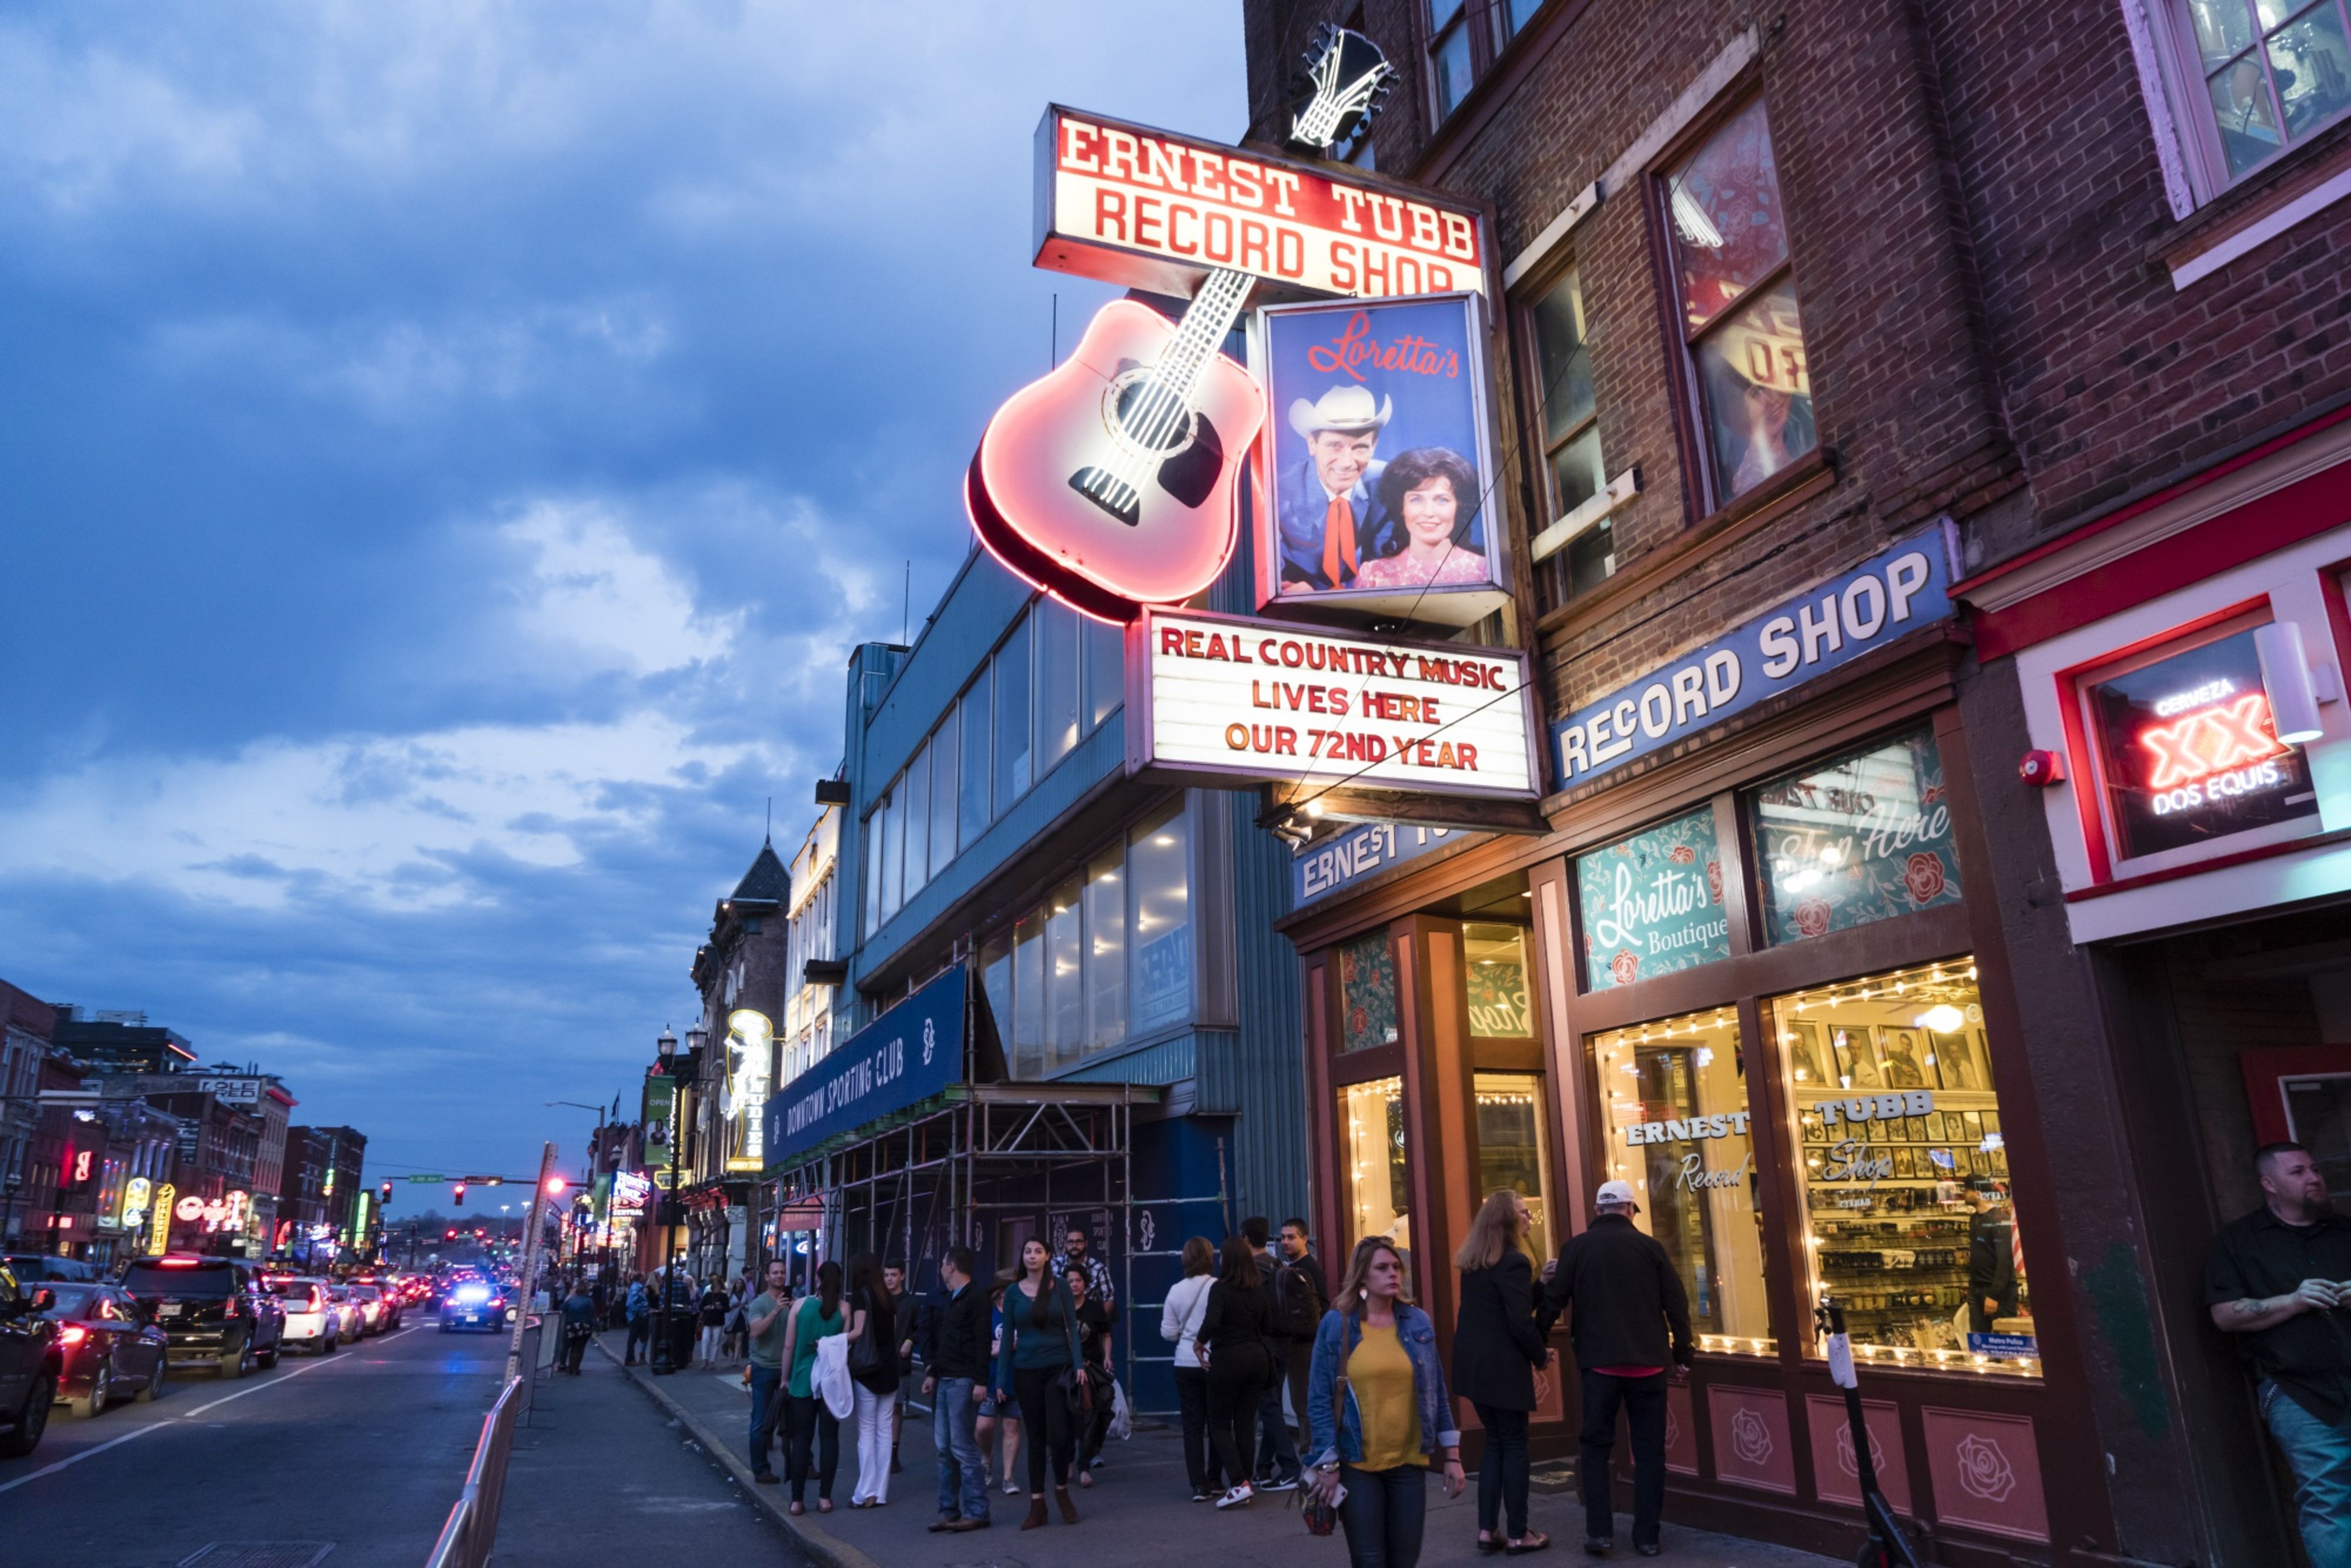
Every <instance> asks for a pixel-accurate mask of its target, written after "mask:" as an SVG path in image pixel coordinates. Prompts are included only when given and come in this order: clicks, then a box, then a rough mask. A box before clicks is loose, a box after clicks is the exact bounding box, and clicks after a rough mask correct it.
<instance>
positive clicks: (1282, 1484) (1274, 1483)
mask: <svg viewBox="0 0 2351 1568" xmlns="http://www.w3.org/2000/svg"><path fill="white" fill-rule="evenodd" d="M818 1305H820V1306H821V1305H823V1303H822V1302H819V1303H818ZM1257 1490H1259V1491H1296V1490H1298V1478H1297V1477H1296V1476H1278V1477H1276V1478H1275V1479H1272V1480H1270V1481H1267V1482H1265V1483H1263V1484H1262V1485H1260V1486H1259V1488H1258V1489H1257Z"/></svg>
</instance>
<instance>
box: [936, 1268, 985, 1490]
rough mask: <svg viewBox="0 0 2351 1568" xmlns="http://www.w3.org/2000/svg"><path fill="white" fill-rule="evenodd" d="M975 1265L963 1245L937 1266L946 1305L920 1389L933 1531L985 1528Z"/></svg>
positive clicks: (981, 1301) (981, 1346)
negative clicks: (927, 1420)
mask: <svg viewBox="0 0 2351 1568" xmlns="http://www.w3.org/2000/svg"><path fill="white" fill-rule="evenodd" d="M978 1267H979V1263H978V1260H977V1259H976V1258H974V1257H973V1256H972V1250H971V1249H970V1248H968V1247H950V1248H949V1249H947V1255H946V1260H944V1261H943V1262H941V1263H940V1265H939V1279H940V1281H941V1282H942V1283H943V1284H945V1285H946V1290H947V1300H946V1305H945V1306H943V1307H941V1308H940V1309H939V1312H938V1316H937V1318H936V1320H935V1323H936V1332H935V1334H934V1335H933V1337H932V1340H931V1343H930V1345H929V1347H928V1348H929V1350H930V1360H929V1375H927V1376H925V1378H924V1379H923V1392H924V1393H925V1394H928V1395H931V1396H933V1397H932V1404H931V1441H932V1444H933V1446H934V1447H935V1448H936V1449H937V1451H938V1460H939V1517H938V1518H937V1519H936V1520H935V1521H933V1522H932V1524H931V1530H932V1531H933V1532H937V1531H946V1530H953V1531H969V1530H986V1529H987V1464H986V1463H985V1462H984V1461H983V1460H982V1459H981V1458H980V1455H979V1435H978V1431H977V1427H976V1425H975V1423H976V1422H977V1418H978V1415H979V1405H978V1394H977V1385H978V1383H979V1381H980V1380H981V1379H983V1378H985V1377H986V1376H987V1340H988V1333H987V1291H983V1290H981V1289H980V1288H979V1287H978V1286H977V1285H976V1284H974V1283H973V1282H972V1278H971V1276H972V1271H973V1270H976V1269H977V1268H978Z"/></svg>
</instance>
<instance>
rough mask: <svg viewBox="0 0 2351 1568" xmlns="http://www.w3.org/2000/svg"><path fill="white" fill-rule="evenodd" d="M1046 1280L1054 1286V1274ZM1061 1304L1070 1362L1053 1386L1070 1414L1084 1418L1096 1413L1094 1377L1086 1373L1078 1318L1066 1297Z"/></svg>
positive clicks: (1056, 1374) (1055, 1379)
mask: <svg viewBox="0 0 2351 1568" xmlns="http://www.w3.org/2000/svg"><path fill="white" fill-rule="evenodd" d="M1044 1282H1045V1285H1046V1287H1047V1288H1052V1286H1053V1278H1052V1276H1051V1275H1050V1274H1048V1275H1047V1276H1046V1277H1045V1281H1044ZM1061 1326H1062V1327H1064V1328H1066V1329H1067V1330H1068V1331H1069V1333H1070V1364H1069V1365H1067V1366H1065V1367H1063V1368H1061V1371H1059V1372H1057V1373H1055V1374H1054V1375H1053V1387H1054V1389H1055V1390H1056V1391H1058V1392H1059V1393H1060V1395H1061V1399H1062V1402H1063V1403H1064V1404H1066V1405H1067V1406H1069V1410H1070V1415H1071V1416H1072V1417H1073V1418H1077V1419H1083V1418H1084V1417H1086V1416H1092V1414H1093V1413H1094V1385H1093V1379H1092V1378H1090V1377H1088V1376H1087V1375H1086V1358H1085V1357H1084V1356H1083V1355H1082V1354H1079V1351H1078V1320H1077V1319H1076V1317H1075V1316H1073V1315H1072V1314H1071V1312H1070V1309H1069V1302H1068V1301H1067V1300H1066V1299H1064V1300H1063V1301H1061Z"/></svg>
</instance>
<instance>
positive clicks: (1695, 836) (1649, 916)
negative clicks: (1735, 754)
mask: <svg viewBox="0 0 2351 1568" xmlns="http://www.w3.org/2000/svg"><path fill="white" fill-rule="evenodd" d="M1575 892H1576V901H1577V904H1578V907H1579V912H1580V913H1581V915H1583V983H1584V988H1585V989H1587V990H1593V991H1605V990H1611V989H1614V988H1616V987H1618V986H1629V985H1631V984H1633V983H1634V982H1635V981H1636V980H1646V979H1652V978H1654V977H1656V976H1659V975H1667V974H1671V973H1673V972H1674V971H1675V970H1677V969H1692V968H1696V967H1698V966H1699V965H1701V964H1711V963H1713V962H1715V961H1716V960H1718V959H1721V958H1728V957H1729V956H1730V919H1729V915H1727V914H1726V913H1725V912H1724V909H1723V904H1722V856H1721V853H1720V852H1719V850H1718V849H1717V847H1716V844H1715V833H1714V808H1713V807H1712V806H1700V807H1699V808H1698V810H1695V811H1687V812H1685V813H1683V814H1682V815H1681V816H1678V817H1676V818H1674V819H1673V820H1672V821H1667V822H1660V823H1658V824H1657V825H1656V827H1654V828H1646V829H1644V830H1643V831H1640V832H1637V833H1635V834H1633V835H1632V836H1631V837H1630V838H1625V839H1619V840H1617V841H1616V842H1614V843H1613V844H1609V845H1606V846H1605V847H1604V848H1601V849H1597V850H1594V851H1593V852H1591V853H1590V854H1584V855H1578V856H1576V857H1575Z"/></svg>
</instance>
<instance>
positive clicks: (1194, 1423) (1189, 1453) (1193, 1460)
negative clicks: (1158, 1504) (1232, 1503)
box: [1159, 1236, 1224, 1502]
mask: <svg viewBox="0 0 2351 1568" xmlns="http://www.w3.org/2000/svg"><path fill="white" fill-rule="evenodd" d="M1216 1282H1217V1249H1216V1245H1215V1244H1214V1243H1213V1242H1211V1241H1210V1240H1209V1239H1207V1237H1205V1236H1195V1237H1194V1238H1192V1239H1191V1240H1189V1241H1186V1243H1184V1278H1183V1280H1182V1281H1180V1282H1179V1283H1177V1285H1176V1286H1175V1289H1174V1290H1172V1291H1168V1292H1167V1304H1166V1305H1165V1306H1164V1307H1162V1308H1161V1309H1160V1310H1159V1337H1160V1338H1162V1339H1165V1340H1170V1341H1173V1342H1174V1343H1175V1402H1176V1404H1177V1405H1178V1406H1180V1407H1181V1408H1182V1410H1183V1412H1184V1471H1185V1474H1186V1476H1187V1477H1189V1478H1190V1479H1191V1482H1192V1500H1193V1501H1194V1502H1206V1501H1207V1500H1209V1499H1210V1498H1212V1497H1214V1496H1216V1495H1217V1492H1219V1491H1221V1490H1224V1489H1223V1488H1222V1487H1221V1486H1220V1485H1219V1484H1218V1481H1217V1476H1218V1470H1217V1452H1216V1448H1215V1447H1214V1446H1213V1445H1212V1444H1211V1443H1210V1442H1209V1441H1208V1373H1207V1368H1206V1367H1204V1366H1202V1365H1201V1364H1200V1354H1199V1352H1198V1351H1197V1350H1196V1349H1195V1348H1194V1347H1193V1341H1195V1340H1196V1339H1197V1338H1198V1337H1199V1333H1200V1316H1201V1314H1202V1313H1203V1312H1207V1307H1208V1288H1209V1287H1210V1286H1212V1285H1214V1284H1215V1283H1216Z"/></svg>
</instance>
